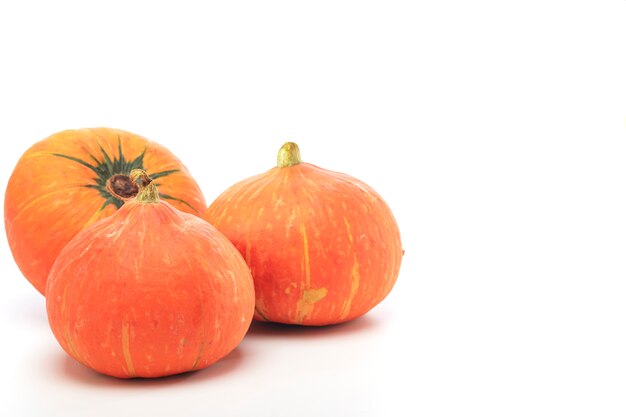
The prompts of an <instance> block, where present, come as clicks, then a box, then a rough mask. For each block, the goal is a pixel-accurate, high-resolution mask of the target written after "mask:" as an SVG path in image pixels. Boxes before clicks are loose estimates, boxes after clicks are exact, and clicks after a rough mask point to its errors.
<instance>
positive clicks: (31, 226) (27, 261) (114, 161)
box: [4, 128, 206, 294]
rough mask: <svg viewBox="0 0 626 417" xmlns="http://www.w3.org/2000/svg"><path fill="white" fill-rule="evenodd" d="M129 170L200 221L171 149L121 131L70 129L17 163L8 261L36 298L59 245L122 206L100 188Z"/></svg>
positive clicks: (8, 213)
mask: <svg viewBox="0 0 626 417" xmlns="http://www.w3.org/2000/svg"><path fill="white" fill-rule="evenodd" d="M109 162H110V163H109ZM134 168H141V169H146V170H147V171H148V173H149V174H151V175H152V176H153V178H155V180H157V182H158V185H159V190H160V192H161V193H162V198H164V199H166V200H168V201H170V202H171V203H172V205H173V206H174V207H176V208H177V209H179V210H182V211H186V212H189V213H192V214H196V215H198V216H200V215H201V214H202V212H203V211H204V210H205V209H206V204H205V202H204V197H203V196H202V192H201V191H200V189H199V187H198V185H197V184H196V182H195V181H194V179H193V178H192V177H191V175H190V174H189V172H188V171H187V169H186V168H185V167H184V166H183V164H182V163H181V162H180V161H179V160H178V159H177V158H176V157H175V156H174V155H173V154H172V153H171V152H170V151H168V150H167V149H165V148H164V147H163V146H160V145H158V144H156V143H154V142H150V141H148V140H147V139H145V138H143V137H141V136H138V135H134V134H132V133H128V132H124V131H122V130H117V129H108V128H95V129H80V130H67V131H64V132H60V133H57V134H54V135H52V136H50V137H48V138H47V139H44V140H42V141H40V142H38V143H36V144H35V145H33V146H32V147H31V148H30V149H29V150H27V151H26V152H25V153H24V155H23V156H22V157H21V158H20V160H19V162H18V163H17V166H16V167H15V170H14V171H13V174H12V175H11V178H10V180H9V183H8V186H7V190H6V195H5V202H4V222H5V229H6V233H7V238H8V241H9V245H10V247H11V252H12V253H13V257H14V258H15V261H16V263H17V265H18V266H19V268H20V270H21V271H22V273H23V274H24V276H25V277H26V278H27V279H28V280H29V281H30V283H31V284H32V285H33V286H34V287H35V288H36V289H37V290H38V291H39V292H41V293H42V294H44V293H45V288H46V279H47V277H48V273H49V272H50V268H51V267H52V264H53V263H54V261H55V259H56V257H57V256H58V254H59V252H60V251H61V249H62V248H63V246H65V244H67V243H68V242H69V241H70V239H72V238H73V237H74V236H75V235H76V234H77V233H78V232H79V231H80V230H82V229H84V228H85V227H87V226H89V225H90V224H92V223H94V222H95V221H97V220H98V219H101V218H104V217H107V216H110V215H112V214H113V213H115V212H116V211H117V209H118V208H119V207H121V205H122V201H120V200H118V199H116V198H114V197H112V196H111V194H110V193H109V192H108V191H107V190H106V188H105V186H104V182H105V181H106V180H107V179H108V178H110V177H111V176H112V175H113V174H123V175H128V174H129V172H130V170H131V169H134Z"/></svg>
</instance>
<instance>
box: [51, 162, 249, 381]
mask: <svg viewBox="0 0 626 417" xmlns="http://www.w3.org/2000/svg"><path fill="white" fill-rule="evenodd" d="M131 177H132V179H136V178H138V177H143V183H144V184H146V186H145V187H144V186H141V188H140V191H139V194H138V195H137V197H136V198H135V199H134V200H132V201H129V202H127V203H126V204H124V206H123V207H122V208H121V209H120V210H119V211H117V213H115V214H114V215H112V216H111V217H108V218H106V219H103V220H101V221H99V222H97V223H95V224H93V225H92V226H90V227H88V228H86V229H84V230H83V231H82V232H80V233H79V234H78V235H76V237H74V239H72V240H71V241H70V243H68V244H67V246H66V247H65V248H64V249H63V251H62V252H61V254H60V255H59V257H58V258H57V260H56V262H55V264H54V266H53V268H52V270H51V272H50V277H49V278H48V285H47V297H46V308H47V312H48V320H49V322H50V326H51V328H52V331H53V333H54V335H55V337H56V338H57V340H58V341H59V343H60V344H61V346H62V347H63V349H64V350H65V351H66V352H67V353H68V354H70V355H71V356H72V357H73V358H74V359H76V360H77V361H79V362H81V363H82V364H84V365H86V366H88V367H90V368H92V369H94V370H96V371H98V372H101V373H103V374H107V375H111V376H115V377H119V378H131V377H158V376H164V375H171V374H176V373H181V372H186V371H191V370H196V369H202V368H205V367H207V366H209V365H210V364H212V363H213V362H215V361H217V360H219V359H220V358H222V357H223V356H225V355H227V354H228V353H229V352H230V351H232V350H233V349H234V348H235V347H236V346H237V345H238V344H239V342H240V341H241V339H242V338H243V336H244V334H245V333H246V331H247V329H248V327H249V326H250V322H251V321H252V316H253V313H254V285H253V283H252V276H251V275H250V271H249V269H248V266H247V265H246V263H245V261H244V260H243V258H242V257H241V255H240V254H239V252H238V251H237V249H236V248H235V247H234V246H233V245H232V244H231V243H230V242H229V241H228V239H226V237H224V236H223V235H222V234H221V233H219V232H218V231H217V230H216V229H215V228H214V227H213V226H211V225H210V224H208V223H207V222H205V221H204V220H202V219H200V218H198V217H196V216H192V215H190V214H187V213H183V212H180V211H178V210H176V209H175V208H174V207H172V206H171V205H170V204H168V203H165V202H162V201H159V194H158V191H157V189H156V187H155V185H154V183H153V182H150V179H149V178H148V177H147V176H146V175H145V171H141V170H133V171H132V173H131Z"/></svg>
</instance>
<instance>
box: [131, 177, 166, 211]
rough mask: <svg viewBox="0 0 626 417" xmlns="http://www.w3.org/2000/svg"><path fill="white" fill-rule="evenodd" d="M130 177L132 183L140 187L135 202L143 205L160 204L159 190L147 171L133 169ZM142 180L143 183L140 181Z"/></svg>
mask: <svg viewBox="0 0 626 417" xmlns="http://www.w3.org/2000/svg"><path fill="white" fill-rule="evenodd" d="M129 177H130V179H131V180H132V182H134V183H135V184H137V186H138V187H139V192H138V193H137V196H136V197H135V201H137V202H139V203H142V204H155V203H158V202H159V190H158V189H157V187H156V185H155V184H154V182H153V181H152V179H151V178H150V177H149V176H148V173H147V172H146V171H145V170H143V169H133V170H132V171H130V175H129ZM140 178H141V181H139V179H140Z"/></svg>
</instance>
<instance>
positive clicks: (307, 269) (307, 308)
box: [295, 207, 328, 324]
mask: <svg viewBox="0 0 626 417" xmlns="http://www.w3.org/2000/svg"><path fill="white" fill-rule="evenodd" d="M298 211H300V208H299V207H298ZM300 234H301V235H302V246H303V253H304V262H303V267H304V282H303V283H302V295H301V296H300V299H299V300H298V304H297V306H296V320H295V321H296V323H298V324H302V322H303V321H304V319H305V318H307V317H309V316H310V315H311V313H312V312H313V307H314V305H315V303H317V302H318V301H320V300H321V299H323V298H324V297H326V295H327V294H328V290H327V289H326V288H324V287H322V288H311V260H310V257H309V239H308V236H307V233H306V226H305V224H304V223H301V224H300Z"/></svg>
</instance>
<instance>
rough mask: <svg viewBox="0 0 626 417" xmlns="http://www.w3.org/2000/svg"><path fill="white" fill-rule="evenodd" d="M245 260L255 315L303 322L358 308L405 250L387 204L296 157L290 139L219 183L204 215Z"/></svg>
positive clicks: (379, 295) (335, 317) (375, 298)
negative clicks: (265, 166) (237, 177)
mask: <svg viewBox="0 0 626 417" xmlns="http://www.w3.org/2000/svg"><path fill="white" fill-rule="evenodd" d="M204 218H205V219H207V220H208V221H209V222H210V223H212V224H213V225H215V227H217V228H218V229H219V230H220V231H221V232H222V233H224V234H225V235H226V237H228V238H229V239H230V240H231V242H233V243H234V244H235V246H236V247H237V249H239V251H240V252H241V254H242V255H244V257H245V259H246V262H247V263H248V265H249V266H250V268H251V270H252V276H253V278H254V285H255V290H256V314H255V319H257V320H267V321H274V322H281V323H290V324H302V325H316V326H317V325H326V324H333V323H340V322H344V321H347V320H351V319H354V318H356V317H359V316H361V315H363V314H365V313H366V312H367V311H369V310H370V309H371V308H373V307H374V306H375V305H377V304H378V303H379V302H380V301H382V300H383V298H385V296H386V295H387V294H388V293H389V291H391V288H392V287H393V285H394V283H395V281H396V278H397V276H398V273H399V270H400V262H401V260H402V255H403V250H402V245H401V242H400V233H399V231H398V226H397V224H396V221H395V220H394V217H393V215H392V214H391V211H390V210H389V207H388V206H387V204H385V202H384V201H383V199H382V198H381V197H380V196H379V195H378V194H377V193H376V192H375V191H374V190H373V189H372V188H370V187H369V186H367V185H366V184H364V183H363V182H361V181H359V180H357V179H355V178H353V177H350V176H348V175H345V174H341V173H337V172H332V171H328V170H325V169H322V168H319V167H316V166H315V165H311V164H307V163H303V162H302V161H301V159H300V151H299V150H298V147H297V145H296V144H294V143H286V144H285V145H283V147H282V148H281V149H280V151H279V153H278V166H277V167H276V168H273V169H271V170H269V171H267V172H266V173H264V174H261V175H257V176H255V177H252V178H249V179H247V180H245V181H242V182H240V183H238V184H236V185H234V186H233V187H231V188H229V189H228V190H226V191H225V192H224V193H223V194H222V195H220V196H219V197H218V198H217V199H216V200H215V201H214V202H213V204H211V206H210V207H209V208H208V210H207V212H206V214H205V216H204Z"/></svg>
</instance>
